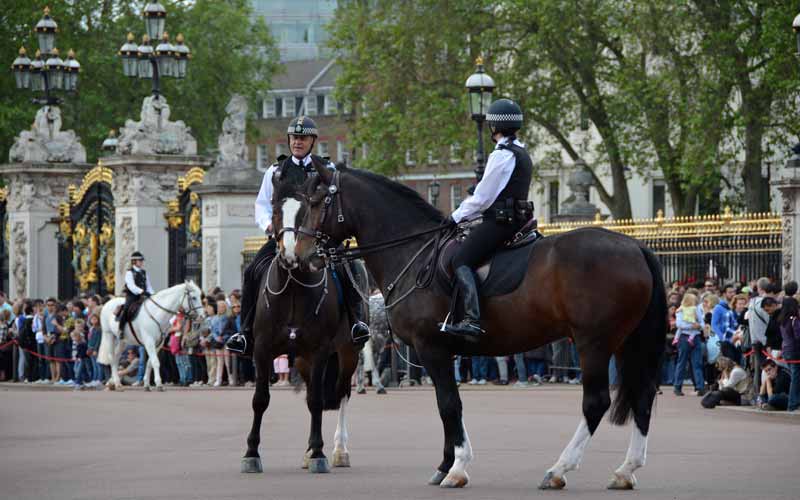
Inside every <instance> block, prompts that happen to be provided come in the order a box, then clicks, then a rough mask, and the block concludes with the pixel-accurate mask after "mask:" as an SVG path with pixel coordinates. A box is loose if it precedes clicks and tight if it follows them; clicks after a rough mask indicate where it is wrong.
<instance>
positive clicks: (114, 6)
mask: <svg viewBox="0 0 800 500" xmlns="http://www.w3.org/2000/svg"><path fill="white" fill-rule="evenodd" d="M145 3H146V2H144V1H140V0H137V1H134V0H82V1H81V2H74V1H68V0H51V1H44V0H37V1H34V2H32V1H29V0H28V1H23V0H17V1H15V2H13V5H11V6H7V7H6V8H5V9H3V12H0V37H2V39H3V40H6V41H10V42H8V43H3V44H2V45H0V60H7V61H8V65H10V63H11V61H13V59H14V57H16V52H17V51H18V50H19V47H20V46H22V45H24V46H25V47H26V48H28V49H29V54H31V55H32V54H33V52H34V51H35V49H36V47H37V46H38V44H37V43H36V41H35V37H34V36H33V32H32V30H33V27H34V26H35V24H36V22H37V21H38V20H39V19H40V18H41V15H42V9H43V8H44V6H45V5H49V6H50V9H51V15H52V16H53V18H54V19H55V20H56V22H57V23H58V25H59V33H58V35H57V38H56V44H57V46H58V47H59V48H60V49H61V50H62V52H64V51H66V50H67V49H69V48H73V49H74V50H75V52H76V53H77V58H78V60H79V61H80V63H81V74H80V80H79V83H78V92H77V93H76V94H75V95H73V96H66V99H65V100H64V103H63V104H62V116H63V118H64V128H69V129H74V130H75V131H76V132H77V134H78V135H79V136H80V137H81V141H82V143H83V145H84V146H85V147H86V150H87V155H88V156H89V161H94V160H95V159H96V158H97V156H98V155H99V154H100V145H101V143H102V141H103V140H104V138H105V137H106V136H107V134H108V130H109V129H112V128H113V129H117V128H119V127H121V126H122V125H123V124H124V122H125V120H126V119H138V116H139V111H140V109H141V102H142V99H143V98H144V97H145V96H147V95H148V94H149V93H150V90H151V82H150V80H140V79H128V78H126V77H125V76H123V74H122V64H121V61H120V59H119V57H118V56H117V51H118V49H119V47H120V46H121V45H122V43H123V42H124V41H125V37H126V34H127V33H128V32H133V33H134V34H136V35H137V40H140V39H141V34H143V33H144V31H145V27H144V20H143V19H142V17H141V9H142V8H143V6H144V4H145ZM162 4H164V6H165V7H166V9H167V13H168V14H167V28H166V29H167V31H168V32H169V33H171V34H173V35H176V34H177V33H178V32H181V33H183V34H184V35H185V38H186V43H187V45H188V46H189V47H190V48H191V50H192V60H191V61H190V63H189V67H188V75H187V78H186V79H184V80H174V79H171V78H165V79H163V80H162V85H161V88H162V93H163V94H164V96H165V97H166V98H167V100H168V102H169V103H170V106H171V107H172V110H173V111H172V117H173V118H174V119H181V120H184V121H185V122H186V123H187V124H188V125H189V126H190V127H191V128H192V131H193V134H194V135H195V138H196V139H197V140H198V145H199V149H200V152H201V153H208V152H209V151H210V150H214V149H215V148H216V137H217V135H218V133H219V129H220V127H221V125H222V120H223V119H224V116H225V111H224V110H225V105H226V104H227V102H228V100H229V99H230V95H231V94H233V93H240V94H243V95H245V96H248V97H250V98H251V101H254V100H255V98H256V96H257V95H258V94H260V93H261V92H264V91H265V90H267V89H268V88H269V83H270V77H271V75H273V74H274V73H275V72H276V71H277V69H278V64H277V61H278V56H277V51H276V49H275V44H274V42H273V40H272V38H271V37H270V35H269V31H268V29H267V27H266V25H265V24H264V22H263V20H261V19H260V18H258V19H255V20H254V16H253V13H252V8H251V7H250V3H249V2H248V1H247V0H224V1H222V0H195V1H193V2H188V1H168V0H167V1H165V0H162ZM29 97H31V92H30V91H22V90H17V89H16V87H15V84H14V80H13V75H12V74H11V72H10V71H3V72H0V98H1V99H2V100H1V101H0V102H2V104H1V105H0V153H1V154H3V155H6V154H8V153H7V152H8V150H9V148H10V147H11V144H12V143H13V138H14V136H16V135H18V134H19V132H20V131H21V130H23V129H25V128H28V127H29V126H30V123H31V122H32V121H33V117H34V115H35V114H36V110H37V107H36V106H34V105H33V104H30V102H29Z"/></svg>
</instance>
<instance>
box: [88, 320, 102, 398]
mask: <svg viewBox="0 0 800 500" xmlns="http://www.w3.org/2000/svg"><path fill="white" fill-rule="evenodd" d="M90 310H92V309H91V308H90ZM102 338H103V330H102V328H101V327H100V310H99V308H97V309H96V312H92V313H91V314H90V316H89V336H88V340H87V342H86V356H87V358H88V359H87V362H88V363H89V366H90V367H91V381H90V382H89V383H88V384H87V385H89V386H90V387H97V386H99V385H101V384H102V383H103V367H102V366H101V365H100V363H98V362H97V351H99V350H100V342H101V340H102Z"/></svg>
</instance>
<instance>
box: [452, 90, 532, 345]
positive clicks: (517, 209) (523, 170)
mask: <svg viewBox="0 0 800 500" xmlns="http://www.w3.org/2000/svg"><path fill="white" fill-rule="evenodd" d="M486 122H487V123H488V124H489V127H490V128H491V131H492V141H494V142H495V143H496V147H495V149H494V151H492V153H491V154H490V155H489V159H488V161H487V163H486V170H485V172H484V174H483V178H482V179H480V180H479V181H478V185H477V186H476V187H475V192H474V194H473V195H472V196H470V197H469V198H467V199H465V200H464V201H462V202H461V205H459V207H458V208H457V209H456V210H455V211H454V212H453V214H452V215H451V218H452V220H453V222H455V223H461V222H466V221H472V220H476V219H478V218H481V217H482V221H481V223H480V224H478V225H476V226H475V227H473V228H472V229H471V230H470V233H469V236H467V238H466V240H465V241H464V242H463V243H462V244H461V245H460V246H459V248H458V250H457V251H456V254H455V255H454V257H453V269H454V272H455V277H456V284H457V289H458V293H459V295H460V296H461V298H462V300H463V305H464V319H463V320H462V321H461V322H459V323H456V324H452V325H445V332H447V333H451V334H455V335H462V336H469V337H475V336H479V335H481V334H483V333H484V330H483V329H482V328H481V325H480V317H481V311H480V302H479V300H480V298H479V295H478V286H477V281H476V277H475V270H476V269H477V268H478V267H479V266H481V265H482V264H484V263H485V262H486V261H487V260H489V258H490V257H491V256H492V254H494V253H495V251H496V250H497V249H498V248H499V247H500V246H501V245H503V243H505V242H506V241H509V240H511V239H513V238H514V235H515V234H516V233H517V232H518V231H519V230H520V229H521V228H522V226H524V225H525V223H526V222H527V221H528V220H530V219H531V218H532V217H533V204H532V203H529V202H528V189H529V187H530V184H531V178H532V176H533V162H532V161H531V157H530V155H529V154H528V152H527V151H526V150H525V146H524V145H523V144H522V143H521V142H519V141H518V140H517V137H516V133H517V131H518V130H519V129H520V128H522V109H521V108H520V107H519V105H518V104H517V103H515V102H514V101H512V100H510V99H499V100H497V101H494V102H493V103H492V104H491V105H490V106H489V111H488V113H487V114H486Z"/></svg>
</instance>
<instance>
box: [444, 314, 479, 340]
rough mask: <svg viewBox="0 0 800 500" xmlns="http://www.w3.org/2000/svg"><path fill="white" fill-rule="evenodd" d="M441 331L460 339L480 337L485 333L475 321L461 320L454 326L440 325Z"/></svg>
mask: <svg viewBox="0 0 800 500" xmlns="http://www.w3.org/2000/svg"><path fill="white" fill-rule="evenodd" d="M441 330H442V331H443V332H445V333H448V334H450V335H458V336H461V337H472V338H475V337H480V336H481V335H484V334H485V333H486V330H484V329H483V328H481V327H480V324H478V323H477V322H476V321H470V320H467V319H465V320H462V321H461V322H460V323H457V324H455V325H447V324H443V325H441Z"/></svg>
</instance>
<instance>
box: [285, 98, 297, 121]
mask: <svg viewBox="0 0 800 500" xmlns="http://www.w3.org/2000/svg"><path fill="white" fill-rule="evenodd" d="M292 116H294V97H284V98H283V117H284V118H291V117H292Z"/></svg>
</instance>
